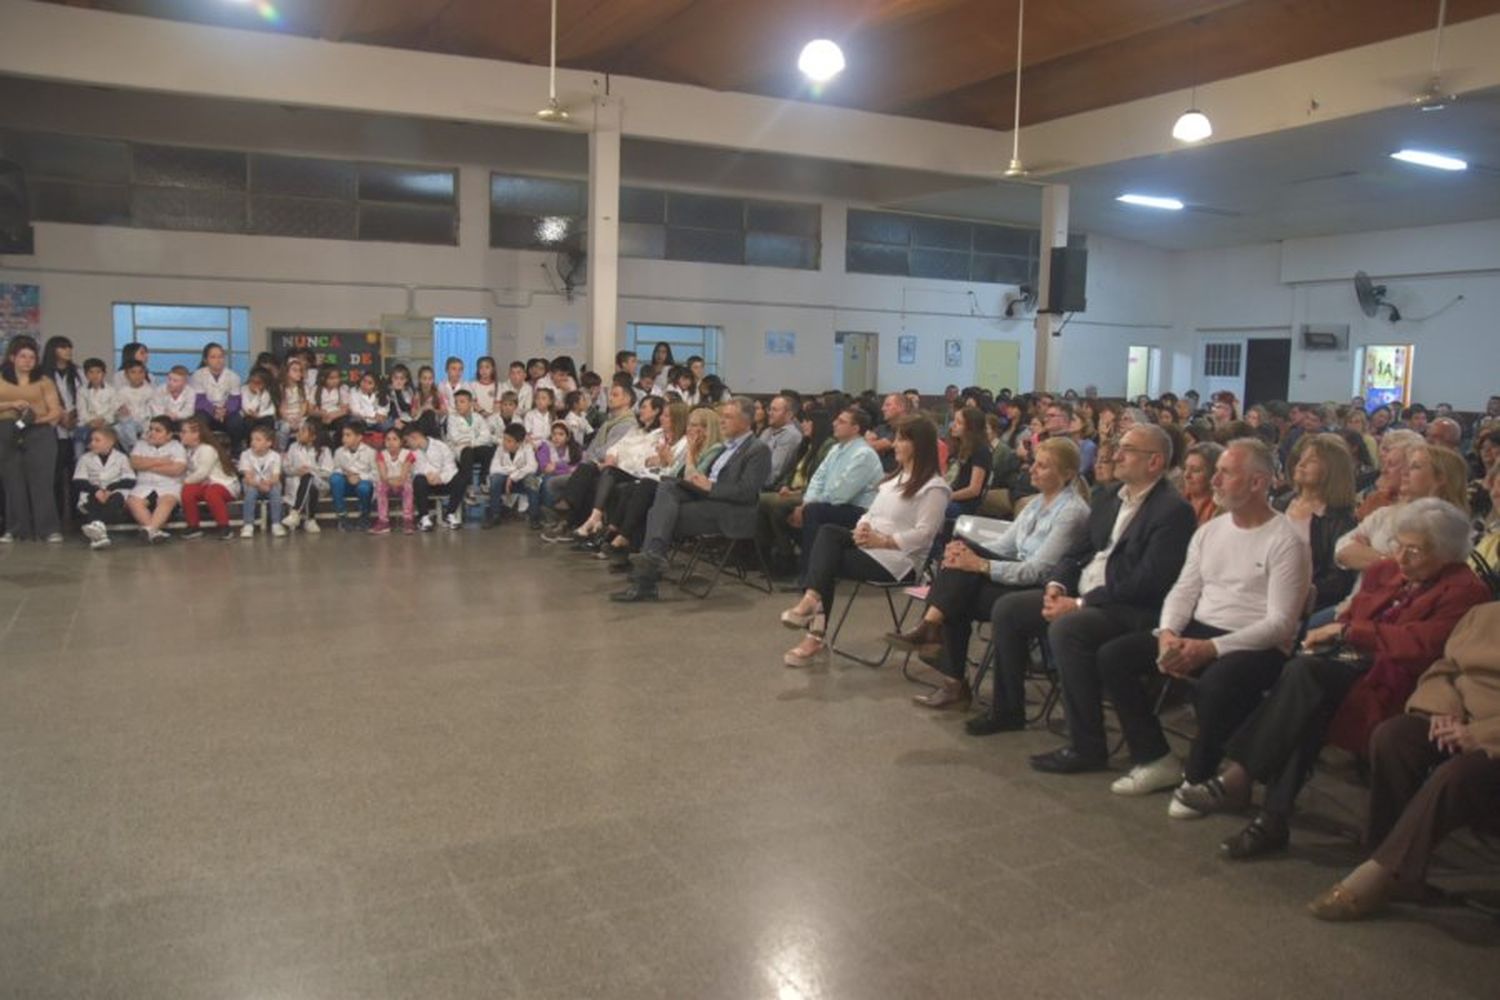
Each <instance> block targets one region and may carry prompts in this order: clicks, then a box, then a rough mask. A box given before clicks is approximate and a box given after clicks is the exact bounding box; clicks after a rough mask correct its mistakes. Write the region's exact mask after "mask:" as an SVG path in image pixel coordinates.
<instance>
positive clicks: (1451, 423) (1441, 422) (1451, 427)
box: [1427, 417, 1464, 451]
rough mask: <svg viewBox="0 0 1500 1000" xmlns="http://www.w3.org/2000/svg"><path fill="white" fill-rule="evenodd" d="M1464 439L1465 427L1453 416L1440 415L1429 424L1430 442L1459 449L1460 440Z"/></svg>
mask: <svg viewBox="0 0 1500 1000" xmlns="http://www.w3.org/2000/svg"><path fill="white" fill-rule="evenodd" d="M1463 439H1464V429H1463V428H1462V427H1460V426H1459V425H1458V421H1457V420H1454V419H1453V418H1452V417H1438V418H1437V419H1436V420H1434V421H1433V422H1432V423H1430V424H1428V425H1427V443H1428V444H1435V445H1438V446H1439V447H1442V448H1452V449H1454V450H1455V451H1457V450H1458V445H1459V442H1460V441H1462V440H1463Z"/></svg>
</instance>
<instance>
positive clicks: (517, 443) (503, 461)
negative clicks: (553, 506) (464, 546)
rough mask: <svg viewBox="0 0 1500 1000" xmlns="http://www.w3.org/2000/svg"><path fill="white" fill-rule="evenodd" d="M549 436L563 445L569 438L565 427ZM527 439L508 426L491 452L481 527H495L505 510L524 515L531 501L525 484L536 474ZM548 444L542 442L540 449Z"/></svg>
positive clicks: (519, 430) (520, 430) (518, 427)
mask: <svg viewBox="0 0 1500 1000" xmlns="http://www.w3.org/2000/svg"><path fill="white" fill-rule="evenodd" d="M552 435H553V437H554V439H556V438H561V439H562V440H563V441H564V442H566V441H568V440H569V438H570V435H569V434H568V427H567V425H566V424H561V425H557V424H554V425H553V427H552ZM530 438H531V435H530V434H529V433H527V431H526V428H525V427H524V426H522V425H521V424H511V425H510V426H509V427H507V428H505V431H504V433H502V434H501V435H500V447H498V448H496V449H495V457H494V458H493V459H491V460H490V468H489V477H490V499H489V505H488V507H487V509H486V510H485V516H484V525H483V527H485V528H493V527H496V526H497V525H498V524H499V523H500V518H501V515H502V514H503V513H504V512H505V511H507V510H509V511H514V512H515V513H517V514H524V513H526V511H527V509H528V508H529V506H530V502H531V498H530V495H529V493H528V491H527V486H526V481H527V480H528V479H530V478H531V477H533V476H535V475H536V472H537V460H536V451H535V449H533V448H532V446H531V442H530ZM548 443H549V442H543V446H544V447H545V446H546V445H547V444H548ZM555 446H556V445H555V443H554V447H555Z"/></svg>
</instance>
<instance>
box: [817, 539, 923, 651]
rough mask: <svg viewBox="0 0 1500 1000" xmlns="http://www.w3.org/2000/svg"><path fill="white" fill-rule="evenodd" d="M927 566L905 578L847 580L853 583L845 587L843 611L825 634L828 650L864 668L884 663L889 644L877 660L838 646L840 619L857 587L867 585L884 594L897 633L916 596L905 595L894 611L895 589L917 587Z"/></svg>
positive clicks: (843, 617) (846, 616)
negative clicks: (847, 595) (901, 604)
mask: <svg viewBox="0 0 1500 1000" xmlns="http://www.w3.org/2000/svg"><path fill="white" fill-rule="evenodd" d="M929 565H930V562H924V563H923V564H922V566H921V568H920V569H918V570H917V572H916V575H915V576H912V577H908V578H906V579H904V580H889V581H885V580H851V581H847V582H850V583H852V584H854V586H852V587H851V588H849V599H848V600H847V601H845V602H844V611H843V613H842V614H840V615H839V619H838V622H837V623H836V624H835V625H834V626H833V631H832V632H830V633H829V634H828V648H829V650H831V651H832V652H834V653H837V654H838V655H839V656H842V657H843V658H844V659H846V660H853V661H854V662H855V663H859V664H863V665H864V666H867V667H883V666H885V661H886V660H888V659H890V658H891V647H889V646H887V647H885V652H884V653H882V654H881V655H880V657H879V658H878V659H868V658H866V657H863V656H860V655H858V654H856V653H851V652H849V651H848V650H845V649H839V647H838V641H839V633H840V632H842V631H843V630H844V621H845V620H846V619H847V618H848V617H849V612H850V611H852V610H853V609H854V599H855V598H857V597H858V596H859V592H860V590H861V589H863V588H865V587H870V588H873V589H875V590H878V591H880V593H881V594H882V595H883V596H884V597H885V606H886V610H887V611H888V612H890V616H891V626H892V628H893V630H894V631H897V632H900V631H901V629H902V627H903V626H904V625H905V624H906V616H907V615H908V614H910V613H911V608H912V605H913V604H915V603H917V599H916V598H915V597H911V596H908V597H907V598H906V604H905V605H904V606H903V607H902V608H901V610H900V611H899V612H898V611H897V610H896V596H895V595H896V592H897V591H898V590H905V589H906V588H907V587H917V586H921V584H922V582H923V581H924V580H925V579H926V576H927V567H928V566H929ZM906 659H907V662H908V663H910V662H911V655H910V654H907V658H906Z"/></svg>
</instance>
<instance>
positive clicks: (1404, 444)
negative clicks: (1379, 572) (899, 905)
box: [1354, 410, 1422, 568]
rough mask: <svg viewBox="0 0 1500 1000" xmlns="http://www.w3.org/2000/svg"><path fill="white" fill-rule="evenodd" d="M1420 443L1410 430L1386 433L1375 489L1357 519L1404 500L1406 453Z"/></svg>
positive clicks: (1368, 493)
mask: <svg viewBox="0 0 1500 1000" xmlns="http://www.w3.org/2000/svg"><path fill="white" fill-rule="evenodd" d="M1379 412H1381V413H1386V412H1388V411H1386V410H1380V411H1379ZM1421 443H1422V438H1421V437H1420V436H1419V435H1416V434H1413V433H1412V432H1411V431H1408V430H1393V431H1387V432H1386V433H1385V434H1384V435H1382V436H1381V438H1380V451H1379V457H1378V459H1377V464H1378V465H1379V466H1380V475H1379V477H1378V478H1377V479H1376V480H1375V485H1373V486H1371V487H1370V489H1369V490H1367V491H1366V492H1365V495H1364V496H1363V497H1361V498H1360V502H1359V506H1358V507H1357V508H1355V511H1354V515H1355V517H1356V518H1358V519H1359V520H1360V521H1361V522H1363V521H1364V520H1365V519H1366V518H1368V517H1369V516H1370V515H1371V514H1373V513H1375V512H1376V511H1377V510H1379V509H1380V508H1382V507H1388V506H1390V505H1391V504H1393V503H1395V502H1396V501H1397V500H1399V499H1400V498H1401V477H1402V476H1403V475H1405V474H1406V452H1407V450H1408V449H1409V448H1410V447H1411V446H1413V445H1419V444H1421ZM1355 568H1357V567H1355Z"/></svg>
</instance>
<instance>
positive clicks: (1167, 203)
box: [1115, 194, 1182, 212]
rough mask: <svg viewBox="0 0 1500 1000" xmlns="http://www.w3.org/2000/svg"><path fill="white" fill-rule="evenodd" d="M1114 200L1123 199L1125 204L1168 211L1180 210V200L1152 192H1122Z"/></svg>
mask: <svg viewBox="0 0 1500 1000" xmlns="http://www.w3.org/2000/svg"><path fill="white" fill-rule="evenodd" d="M1115 201H1123V202H1124V203H1125V204H1127V205H1139V206H1141V207H1142V208H1162V209H1166V210H1167V211H1169V212H1180V211H1182V202H1180V201H1178V200H1177V199H1176V198H1159V197H1157V196H1156V195H1152V194H1122V195H1120V196H1119V197H1118V198H1116V199H1115Z"/></svg>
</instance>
